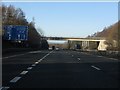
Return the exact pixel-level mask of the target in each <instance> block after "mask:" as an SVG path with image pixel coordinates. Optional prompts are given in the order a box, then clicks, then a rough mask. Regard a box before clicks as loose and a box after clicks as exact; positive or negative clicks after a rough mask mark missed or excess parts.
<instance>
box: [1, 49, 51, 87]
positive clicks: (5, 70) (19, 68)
mask: <svg viewBox="0 0 120 90" xmlns="http://www.w3.org/2000/svg"><path fill="white" fill-rule="evenodd" d="M49 52H50V51H41V52H35V51H34V53H33V52H31V53H28V54H24V55H18V56H16V57H10V58H4V59H3V60H2V79H3V80H2V83H3V86H8V85H9V82H10V80H12V79H13V78H15V77H17V76H18V75H19V74H20V73H22V72H23V71H28V70H30V69H32V67H31V65H32V64H34V63H35V62H36V61H37V60H39V59H41V58H42V57H43V56H44V55H46V54H47V53H49Z"/></svg>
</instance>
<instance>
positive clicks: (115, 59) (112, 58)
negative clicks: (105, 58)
mask: <svg viewBox="0 0 120 90" xmlns="http://www.w3.org/2000/svg"><path fill="white" fill-rule="evenodd" d="M109 59H112V60H118V59H116V58H109Z"/></svg>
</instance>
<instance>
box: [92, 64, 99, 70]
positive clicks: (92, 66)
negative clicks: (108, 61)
mask: <svg viewBox="0 0 120 90" xmlns="http://www.w3.org/2000/svg"><path fill="white" fill-rule="evenodd" d="M91 67H92V68H94V69H96V70H101V69H100V68H98V67H95V66H93V65H92V66H91Z"/></svg>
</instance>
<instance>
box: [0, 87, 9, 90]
mask: <svg viewBox="0 0 120 90" xmlns="http://www.w3.org/2000/svg"><path fill="white" fill-rule="evenodd" d="M9 88H10V87H1V88H0V90H7V89H9Z"/></svg>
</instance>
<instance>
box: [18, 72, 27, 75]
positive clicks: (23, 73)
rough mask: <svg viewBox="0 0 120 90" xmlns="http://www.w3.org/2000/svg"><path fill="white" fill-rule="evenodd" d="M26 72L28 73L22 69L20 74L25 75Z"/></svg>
mask: <svg viewBox="0 0 120 90" xmlns="http://www.w3.org/2000/svg"><path fill="white" fill-rule="evenodd" d="M26 73H28V71H23V72H21V73H20V74H22V75H25V74H26Z"/></svg>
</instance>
